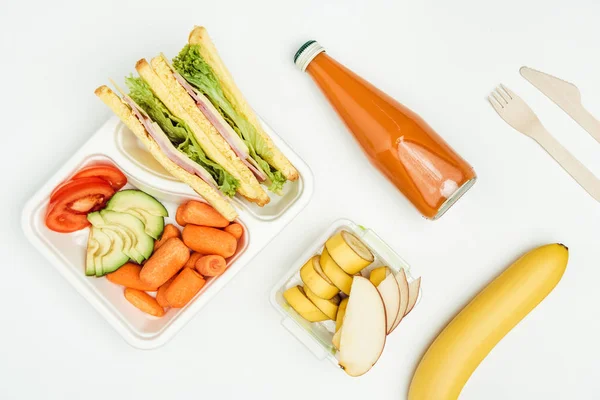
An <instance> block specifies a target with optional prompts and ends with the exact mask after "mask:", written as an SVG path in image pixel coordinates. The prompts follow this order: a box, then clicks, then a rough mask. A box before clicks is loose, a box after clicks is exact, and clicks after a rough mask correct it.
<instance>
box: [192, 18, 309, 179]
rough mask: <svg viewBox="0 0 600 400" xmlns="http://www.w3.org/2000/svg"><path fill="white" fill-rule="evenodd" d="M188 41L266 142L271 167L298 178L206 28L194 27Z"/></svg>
mask: <svg viewBox="0 0 600 400" xmlns="http://www.w3.org/2000/svg"><path fill="white" fill-rule="evenodd" d="M188 42H189V44H191V45H200V54H201V55H202V57H203V58H204V60H205V61H206V62H207V63H208V65H210V67H211V68H212V69H213V71H214V73H215V76H216V77H217V79H218V80H219V83H220V84H221V88H222V89H223V93H225V96H226V97H227V100H229V101H230V102H231V104H232V105H233V107H234V108H235V110H236V111H237V112H238V113H240V114H241V115H243V116H244V117H245V118H246V119H247V120H248V122H250V123H251V124H252V125H253V126H254V128H255V129H256V131H257V132H258V134H259V135H261V136H262V138H263V139H264V140H265V142H266V143H267V146H268V148H269V152H270V157H264V158H265V160H266V161H267V162H268V163H269V164H271V165H272V166H273V167H275V168H276V169H278V170H279V171H281V173H282V174H283V175H284V176H285V177H286V178H287V179H289V180H290V181H295V180H296V179H298V171H297V170H296V168H294V166H293V165H292V163H291V162H290V161H289V160H288V159H287V158H286V157H285V156H284V155H283V153H282V152H281V151H280V150H279V149H278V148H277V147H276V146H275V144H274V143H273V141H272V140H271V138H270V137H269V135H267V133H266V132H265V130H264V129H263V127H262V125H261V124H260V122H259V121H258V117H257V116H256V114H255V113H254V111H253V110H252V108H251V107H250V106H249V105H248V102H247V101H246V99H245V98H244V96H243V95H242V92H241V91H240V89H239V88H238V87H237V86H236V84H235V82H234V81H233V78H232V77H231V73H230V72H229V70H228V69H227V67H226V66H225V64H224V63H223V60H221V57H220V56H219V53H218V52H217V48H216V47H215V45H214V44H213V42H212V40H211V39H210V36H208V32H207V31H206V29H205V28H204V27H203V26H197V27H195V28H194V30H192V32H191V33H190V36H189V39H188Z"/></svg>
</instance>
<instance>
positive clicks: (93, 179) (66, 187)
mask: <svg viewBox="0 0 600 400" xmlns="http://www.w3.org/2000/svg"><path fill="white" fill-rule="evenodd" d="M77 180H78V181H81V182H80V183H82V184H83V183H87V184H90V185H91V184H94V183H98V184H108V185H110V183H108V182H106V181H105V180H104V179H102V178H99V177H97V176H90V177H88V178H81V179H77ZM73 182H74V181H73V180H69V181H65V182H63V183H61V184H60V185H58V186H57V187H56V188H55V189H54V192H52V194H51V195H50V203H52V202H54V200H56V199H57V198H58V197H60V196H61V195H63V194H65V192H66V191H67V190H69V186H70V185H72V184H73Z"/></svg>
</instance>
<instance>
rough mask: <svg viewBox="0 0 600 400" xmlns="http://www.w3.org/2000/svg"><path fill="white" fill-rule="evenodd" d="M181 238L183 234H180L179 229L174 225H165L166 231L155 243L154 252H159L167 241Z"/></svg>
mask: <svg viewBox="0 0 600 400" xmlns="http://www.w3.org/2000/svg"><path fill="white" fill-rule="evenodd" d="M174 237H176V238H180V239H181V232H179V228H177V227H176V226H175V225H173V224H167V225H165V229H164V230H163V233H162V236H161V237H160V239H158V240H157V241H156V242H154V251H156V250H158V248H159V247H160V246H162V245H163V244H164V243H165V242H166V241H167V240H169V239H171V238H174Z"/></svg>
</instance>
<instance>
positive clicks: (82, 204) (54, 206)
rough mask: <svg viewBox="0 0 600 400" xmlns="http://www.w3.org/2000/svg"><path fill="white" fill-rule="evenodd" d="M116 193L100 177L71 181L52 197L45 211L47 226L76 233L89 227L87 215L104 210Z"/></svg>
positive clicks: (58, 230) (55, 229)
mask: <svg viewBox="0 0 600 400" xmlns="http://www.w3.org/2000/svg"><path fill="white" fill-rule="evenodd" d="M114 193H115V191H114V189H113V188H112V187H111V186H110V184H108V182H106V181H105V180H103V179H101V178H96V177H89V178H81V179H76V180H73V181H69V182H67V183H65V184H63V185H62V186H60V187H59V188H58V189H57V190H56V191H55V192H54V194H53V195H52V199H51V200H50V204H49V205H48V209H47V211H46V226H47V227H48V228H49V229H51V230H53V231H56V232H75V231H78V230H80V229H83V228H85V227H86V226H89V225H90V224H89V222H88V220H87V214H88V213H91V212H94V211H97V210H99V209H101V208H103V207H104V205H105V204H106V202H107V201H108V199H110V198H111V197H112V195H113V194H114Z"/></svg>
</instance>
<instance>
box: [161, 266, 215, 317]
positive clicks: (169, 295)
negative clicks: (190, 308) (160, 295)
mask: <svg viewBox="0 0 600 400" xmlns="http://www.w3.org/2000/svg"><path fill="white" fill-rule="evenodd" d="M205 283H206V281H205V280H204V278H203V277H202V275H200V274H198V273H197V272H196V271H194V270H193V269H191V268H184V269H183V270H182V271H181V272H180V273H179V275H177V276H176V277H175V279H173V282H171V284H170V285H169V287H168V288H167V291H166V293H165V297H166V299H167V302H168V303H169V304H170V305H171V307H175V308H181V307H183V306H185V305H186V304H187V303H188V302H189V301H190V300H191V299H192V298H193V297H194V296H195V295H196V293H198V292H199V291H200V289H202V287H203V286H204V284H205Z"/></svg>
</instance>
